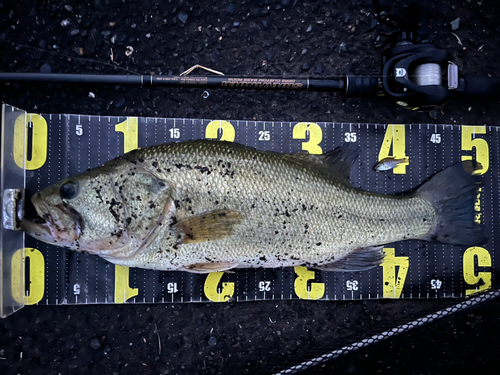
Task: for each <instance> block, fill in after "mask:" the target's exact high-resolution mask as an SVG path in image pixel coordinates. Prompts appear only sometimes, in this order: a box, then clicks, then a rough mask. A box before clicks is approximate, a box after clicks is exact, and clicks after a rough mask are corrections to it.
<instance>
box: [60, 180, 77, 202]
mask: <svg viewBox="0 0 500 375" xmlns="http://www.w3.org/2000/svg"><path fill="white" fill-rule="evenodd" d="M75 194H76V187H75V184H74V183H72V182H66V183H65V184H64V185H61V188H60V189H59V195H60V196H61V198H62V199H71V198H73V197H74V196H75Z"/></svg>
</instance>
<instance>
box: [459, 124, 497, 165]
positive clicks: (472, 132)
mask: <svg viewBox="0 0 500 375" xmlns="http://www.w3.org/2000/svg"><path fill="white" fill-rule="evenodd" d="M476 134H486V126H462V150H463V151H472V149H473V148H475V149H476V160H477V162H478V163H479V164H481V166H482V169H481V170H479V171H477V173H475V174H485V173H486V172H487V171H488V169H489V168H490V148H489V147H488V142H486V141H485V140H484V139H481V138H475V136H476ZM462 160H472V156H470V155H464V156H462Z"/></svg>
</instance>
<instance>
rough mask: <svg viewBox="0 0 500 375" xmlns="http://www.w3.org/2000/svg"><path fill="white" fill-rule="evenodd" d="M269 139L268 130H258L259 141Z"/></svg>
mask: <svg viewBox="0 0 500 375" xmlns="http://www.w3.org/2000/svg"><path fill="white" fill-rule="evenodd" d="M270 139H271V135H270V134H269V130H261V131H259V141H269V140H270Z"/></svg>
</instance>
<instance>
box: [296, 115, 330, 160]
mask: <svg viewBox="0 0 500 375" xmlns="http://www.w3.org/2000/svg"><path fill="white" fill-rule="evenodd" d="M307 136H309V140H308V141H306V142H302V150H304V151H308V152H309V153H310V154H317V155H320V154H322V153H323V150H322V149H321V146H320V145H319V144H320V143H321V141H322V140H323V130H321V128H320V126H319V125H318V124H315V123H313V122H299V123H298V124H295V126H294V127H293V131H292V138H293V139H307V138H308V137H307Z"/></svg>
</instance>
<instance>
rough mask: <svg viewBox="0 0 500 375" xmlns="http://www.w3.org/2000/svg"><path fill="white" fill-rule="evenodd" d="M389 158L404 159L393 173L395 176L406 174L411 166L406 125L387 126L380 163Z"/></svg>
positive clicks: (379, 157) (380, 153)
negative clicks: (407, 151) (408, 166)
mask: <svg viewBox="0 0 500 375" xmlns="http://www.w3.org/2000/svg"><path fill="white" fill-rule="evenodd" d="M391 148H392V154H391ZM387 158H393V159H404V162H402V163H400V164H398V165H397V166H396V167H394V169H393V170H392V172H393V173H394V174H406V166H407V165H409V164H410V159H409V158H408V157H407V156H406V135H405V126H404V125H387V130H386V131H385V136H384V141H383V142H382V146H381V147H380V152H379V154H378V161H381V160H384V159H387Z"/></svg>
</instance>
